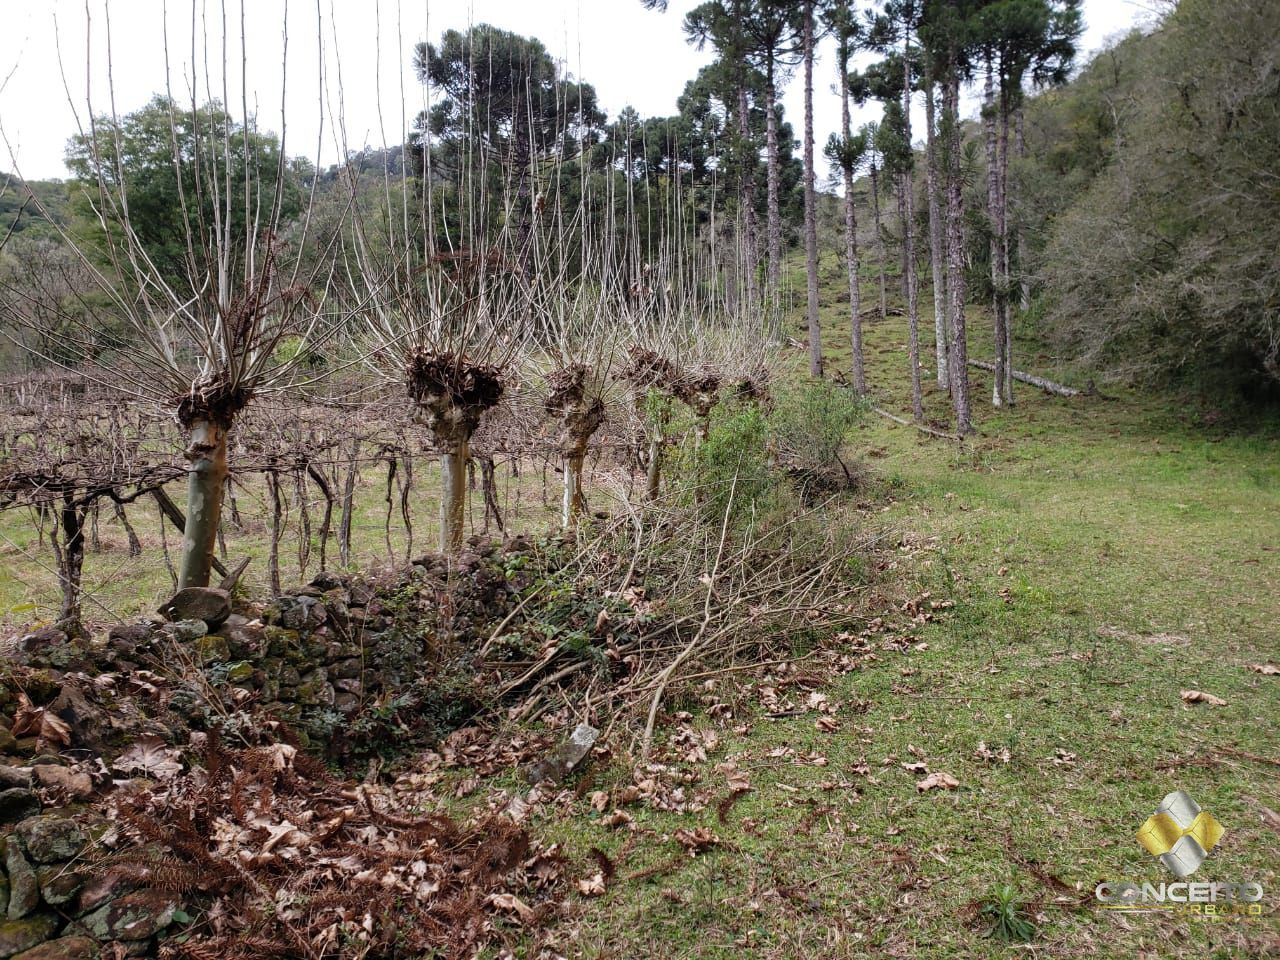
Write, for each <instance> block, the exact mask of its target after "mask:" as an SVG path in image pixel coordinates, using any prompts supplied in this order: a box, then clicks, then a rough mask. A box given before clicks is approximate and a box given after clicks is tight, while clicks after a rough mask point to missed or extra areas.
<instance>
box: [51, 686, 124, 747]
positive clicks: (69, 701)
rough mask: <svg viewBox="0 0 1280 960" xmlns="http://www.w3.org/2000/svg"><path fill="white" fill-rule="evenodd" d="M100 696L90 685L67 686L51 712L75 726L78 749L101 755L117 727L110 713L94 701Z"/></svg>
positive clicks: (73, 728) (74, 731)
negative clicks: (106, 739) (108, 738)
mask: <svg viewBox="0 0 1280 960" xmlns="http://www.w3.org/2000/svg"><path fill="white" fill-rule="evenodd" d="M96 697H97V694H96V693H95V692H94V690H93V687H92V686H90V685H89V684H81V683H64V684H63V685H62V690H61V691H60V692H59V693H58V696H57V698H56V699H55V700H54V701H53V703H51V704H49V709H50V710H51V711H53V712H54V713H56V714H57V715H58V716H59V717H61V718H62V719H63V720H64V721H65V722H66V723H67V724H68V725H69V726H70V727H71V742H72V743H73V744H74V745H75V746H76V747H81V748H85V749H89V750H92V751H94V752H95V753H101V752H102V751H103V750H104V749H105V746H106V744H105V738H106V737H108V736H110V734H111V732H112V731H113V730H114V729H115V728H114V725H113V724H112V722H111V718H110V717H109V716H108V715H107V712H106V711H105V710H103V709H102V708H101V707H100V706H98V705H97V704H96V703H95V702H94V699H96Z"/></svg>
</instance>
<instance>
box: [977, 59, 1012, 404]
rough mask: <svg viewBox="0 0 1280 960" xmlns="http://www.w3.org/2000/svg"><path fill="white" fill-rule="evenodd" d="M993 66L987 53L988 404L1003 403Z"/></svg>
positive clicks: (984, 116) (984, 110)
mask: <svg viewBox="0 0 1280 960" xmlns="http://www.w3.org/2000/svg"><path fill="white" fill-rule="evenodd" d="M994 83H995V70H994V68H993V66H992V63H991V57H990V56H989V55H988V57H987V75H986V83H985V86H984V88H983V107H982V133H983V139H984V140H985V142H986V152H987V220H988V223H989V224H990V232H991V239H990V242H989V244H988V250H989V253H990V257H991V290H992V304H991V307H992V319H993V326H994V333H995V354H996V374H995V376H994V377H992V378H991V380H992V387H991V405H992V406H993V407H1003V406H1004V396H1005V394H1004V381H1005V366H1006V364H1007V359H1006V357H1005V329H1004V311H1003V310H1002V309H1001V300H1002V297H1001V293H1000V283H1001V277H1000V252H999V251H1000V224H999V211H1000V162H999V160H998V159H997V157H996V150H997V147H996V98H995V86H994Z"/></svg>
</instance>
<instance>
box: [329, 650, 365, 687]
mask: <svg viewBox="0 0 1280 960" xmlns="http://www.w3.org/2000/svg"><path fill="white" fill-rule="evenodd" d="M363 672H364V667H363V665H362V664H361V663H360V661H359V660H356V659H354V658H353V659H351V660H339V661H338V662H337V663H335V664H334V665H333V666H331V667H330V668H329V676H331V677H333V678H334V679H336V680H354V679H356V678H358V677H359V676H360V674H361V673H363ZM357 692H358V691H357Z"/></svg>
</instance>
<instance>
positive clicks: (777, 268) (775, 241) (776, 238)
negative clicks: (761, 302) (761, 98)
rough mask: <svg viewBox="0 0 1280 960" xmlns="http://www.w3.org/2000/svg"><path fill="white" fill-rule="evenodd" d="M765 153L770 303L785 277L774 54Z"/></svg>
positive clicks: (767, 83)
mask: <svg viewBox="0 0 1280 960" xmlns="http://www.w3.org/2000/svg"><path fill="white" fill-rule="evenodd" d="M764 91H765V111H766V112H765V128H764V129H765V153H766V155H767V160H766V163H767V167H768V170H767V176H768V216H769V224H768V231H769V274H768V276H769V305H770V306H771V307H773V306H776V305H777V302H778V285H779V282H780V280H781V276H782V213H781V210H780V208H779V202H778V182H779V180H780V179H781V175H782V174H781V170H780V160H779V156H778V117H777V114H776V110H777V103H778V90H777V84H776V80H775V77H774V62H773V55H772V53H770V56H769V58H768V61H767V64H766V72H765V88H764Z"/></svg>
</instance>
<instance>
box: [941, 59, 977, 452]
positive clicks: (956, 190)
mask: <svg viewBox="0 0 1280 960" xmlns="http://www.w3.org/2000/svg"><path fill="white" fill-rule="evenodd" d="M959 104H960V79H959V76H958V74H957V73H956V71H955V68H954V67H952V71H951V74H950V75H949V76H948V77H947V82H946V87H945V89H944V90H943V107H942V109H943V124H944V126H945V128H946V131H947V141H946V159H947V166H946V189H947V232H946V241H947V301H948V306H949V308H950V313H951V318H950V319H951V352H950V360H951V402H952V404H953V406H954V407H955V412H956V433H958V434H959V435H960V436H964V435H966V434H968V433H972V432H973V421H972V418H971V414H970V410H969V363H968V346H967V344H966V342H965V319H964V181H963V179H962V177H961V171H960V116H959Z"/></svg>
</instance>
